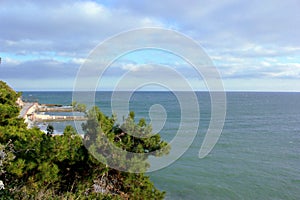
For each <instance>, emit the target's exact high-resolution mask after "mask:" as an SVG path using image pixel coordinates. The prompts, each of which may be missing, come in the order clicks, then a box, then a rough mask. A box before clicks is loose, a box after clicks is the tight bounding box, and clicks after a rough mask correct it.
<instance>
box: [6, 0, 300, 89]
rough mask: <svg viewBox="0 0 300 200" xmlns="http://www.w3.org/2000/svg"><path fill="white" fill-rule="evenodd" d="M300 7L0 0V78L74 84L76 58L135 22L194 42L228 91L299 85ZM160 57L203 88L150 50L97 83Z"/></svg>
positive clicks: (188, 71) (267, 0) (25, 85)
mask: <svg viewBox="0 0 300 200" xmlns="http://www.w3.org/2000/svg"><path fill="white" fill-rule="evenodd" d="M299 8H300V1H299V0H286V1H282V0H280V1H279V0H260V1H258V0H253V1H241V0H223V1H204V0H199V1H179V0H178V1H177V0H166V1H147V0H146V1H129V0H122V1H121V0H112V1H69V0H62V1H58V0H54V1H28V0H26V1H25V0H19V1H9V0H2V1H0V19H1V26H0V57H1V58H2V63H1V65H0V79H1V80H4V81H7V82H8V83H9V84H10V85H11V86H12V87H13V88H14V89H16V90H72V88H73V84H74V80H75V77H76V74H77V71H78V69H79V67H80V65H81V64H82V63H83V62H84V60H85V58H87V56H88V55H89V53H90V52H91V51H92V50H93V49H94V48H95V47H96V45H98V44H99V43H100V42H102V41H103V40H105V39H107V38H109V37H111V36H113V35H115V34H118V33H120V32H123V31H127V30H131V29H135V28H143V27H162V28H168V29H172V30H176V31H178V32H181V33H183V34H185V35H187V36H188V37H190V38H193V39H194V40H195V41H196V42H197V43H199V44H200V45H201V46H202V47H203V49H204V50H205V51H206V53H207V54H208V55H209V57H210V58H211V60H212V61H213V62H214V64H215V66H216V68H217V69H218V71H219V72H220V75H221V77H222V80H223V84H224V88H225V89H226V90H227V91H232V90H233V91H235V90H238V91H241V90H242V91H300V37H299V35H300V28H299V27H300V12H299ZM160 65H168V66H170V67H174V68H176V69H177V70H178V71H179V72H180V73H182V74H183V75H184V76H185V77H186V78H187V79H188V80H189V81H190V83H191V85H192V87H193V89H195V90H206V88H205V84H203V80H202V79H201V77H199V76H198V75H197V74H195V71H193V69H192V68H191V66H189V65H188V64H187V63H185V62H184V61H183V60H181V59H180V58H178V57H176V56H174V55H171V54H169V53H166V52H162V51H149V50H148V51H144V52H132V53H130V54H128V55H124V56H123V57H121V58H119V59H118V60H117V61H116V62H114V63H113V64H112V66H111V68H110V69H109V70H108V71H107V73H105V76H104V77H103V80H102V82H103V83H101V84H102V85H101V86H99V88H100V89H103V90H111V89H113V85H114V83H115V82H116V81H117V80H118V78H120V76H121V75H122V72H126V71H133V72H135V71H140V70H143V71H146V72H150V71H151V72H153V73H157V74H163V72H161V71H160V70H161V68H160V67H159V66H160ZM168 78H169V79H172V77H168ZM174 82H176V80H175V79H174ZM179 89H180V88H179Z"/></svg>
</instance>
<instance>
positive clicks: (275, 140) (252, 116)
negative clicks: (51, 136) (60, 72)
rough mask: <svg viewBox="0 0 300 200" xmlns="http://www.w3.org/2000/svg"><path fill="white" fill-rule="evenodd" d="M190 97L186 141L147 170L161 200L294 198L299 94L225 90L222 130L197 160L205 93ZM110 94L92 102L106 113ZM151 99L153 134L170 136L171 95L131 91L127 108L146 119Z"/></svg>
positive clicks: (45, 99)
mask: <svg viewBox="0 0 300 200" xmlns="http://www.w3.org/2000/svg"><path fill="white" fill-rule="evenodd" d="M197 97H198V101H199V106H200V110H201V112H200V122H199V129H198V133H197V136H196V138H195V139H194V142H193V143H192V145H191V146H190V148H189V149H188V151H186V152H185V153H184V155H183V156H182V157H181V158H180V159H178V160H177V161H175V162H174V163H173V164H171V165H170V166H168V167H166V168H164V169H161V170H159V171H155V172H151V173H149V176H150V177H151V179H152V181H153V182H154V183H155V185H156V186H157V187H158V188H159V189H161V190H165V191H166V192H167V196H166V198H167V199H300V93H263V92H261V93H255V92H229V93H227V116H226V122H225V126H224V129H223V132H222V135H221V137H220V139H219V141H218V143H217V144H216V146H215V148H214V149H213V151H212V152H211V153H210V154H209V155H208V156H207V157H205V158H204V159H199V158H198V152H199V148H200V146H201V143H202V141H203V138H204V135H205V134H206V131H207V128H208V124H209V120H210V108H211V107H210V97H209V93H206V92H199V93H197ZM23 98H24V99H27V100H30V101H33V100H34V101H35V100H38V101H39V102H40V103H55V104H63V105H69V104H71V101H72V93H71V92H24V93H23ZM110 99H111V92H97V94H96V100H95V101H96V105H97V106H99V107H100V109H101V110H102V111H103V112H104V113H106V114H107V115H111V103H110ZM154 104H160V105H162V106H163V107H164V108H165V110H166V114H167V120H166V124H165V126H164V128H163V129H162V131H161V132H160V134H161V136H162V137H163V138H164V139H165V140H167V141H171V139H172V138H173V137H174V136H175V134H176V131H177V129H178V127H179V124H180V115H181V112H180V104H179V102H178V100H177V99H176V97H175V96H174V94H172V93H171V92H137V93H134V94H133V96H132V97H131V100H130V106H129V108H130V110H133V111H135V113H136V118H141V117H144V118H146V119H149V116H148V111H149V109H150V107H151V106H152V105H154ZM49 114H52V113H49ZM194 120H198V119H194ZM67 124H72V122H61V123H54V126H55V129H56V131H57V132H62V131H63V127H64V126H65V125H67ZM185 128H186V129H187V130H188V128H189V127H185ZM173 148H175V147H173Z"/></svg>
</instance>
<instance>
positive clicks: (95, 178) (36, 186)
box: [0, 81, 169, 199]
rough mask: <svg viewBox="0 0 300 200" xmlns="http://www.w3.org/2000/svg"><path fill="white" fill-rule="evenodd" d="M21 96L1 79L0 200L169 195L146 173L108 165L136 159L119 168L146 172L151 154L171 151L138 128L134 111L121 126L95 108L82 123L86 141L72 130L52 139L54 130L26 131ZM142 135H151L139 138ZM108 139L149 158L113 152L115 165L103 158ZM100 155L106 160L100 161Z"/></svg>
mask: <svg viewBox="0 0 300 200" xmlns="http://www.w3.org/2000/svg"><path fill="white" fill-rule="evenodd" d="M19 96H20V94H19V93H16V92H15V91H13V90H12V89H11V88H10V87H9V86H7V85H6V83H4V82H2V81H0V183H1V182H2V183H3V185H2V186H1V185H0V199H162V198H163V197H164V192H161V191H159V190H157V189H156V188H155V187H154V185H153V183H152V182H151V181H150V180H149V177H147V176H145V175H144V174H143V173H129V172H125V171H124V170H123V171H122V170H116V169H113V168H110V167H109V166H111V165H112V164H114V163H111V162H118V164H120V162H121V161H126V160H129V161H132V160H135V161H136V162H135V164H133V165H130V166H122V165H120V167H121V169H122V167H127V168H129V169H132V171H134V170H136V169H137V168H139V169H141V168H142V169H147V167H149V164H148V163H147V155H150V154H151V152H153V154H151V155H154V156H160V155H163V154H165V153H167V152H168V148H169V147H168V145H167V143H165V142H163V141H161V139H160V136H159V135H151V127H150V126H148V125H146V123H145V120H143V119H142V120H140V121H139V122H138V123H137V124H136V123H135V121H134V113H130V115H129V116H128V118H127V119H126V120H125V121H124V123H123V124H122V125H118V124H116V122H115V118H114V117H108V116H105V115H104V114H103V113H102V112H101V111H100V110H99V109H98V108H93V109H91V110H90V111H88V112H86V115H87V117H88V119H89V120H88V121H87V122H86V123H85V124H84V125H83V129H84V131H85V132H86V135H85V138H84V139H82V138H81V137H80V136H79V135H78V134H77V133H76V131H75V130H74V129H73V128H72V127H71V126H67V127H66V128H65V130H64V134H63V135H61V136H52V135H51V131H49V133H50V134H44V133H43V132H41V131H40V130H39V129H38V128H33V129H27V128H26V124H24V122H23V120H22V119H19V118H18V114H19V107H18V106H17V105H16V103H15V102H16V100H17V98H18V97H19ZM141 134H142V135H144V136H147V137H143V138H141V137H137V136H138V135H141ZM104 136H105V137H104ZM103 138H104V139H103ZM105 138H106V139H107V140H109V141H110V142H112V143H113V144H115V145H116V146H118V147H119V148H121V149H123V150H126V151H130V152H135V153H142V152H150V154H147V155H144V156H137V157H136V156H132V155H130V154H125V155H124V154H122V155H120V154H118V153H117V152H112V155H111V156H113V157H114V158H115V159H114V161H111V160H107V158H106V157H105V155H103V152H107V151H106V150H108V146H107V142H108V141H106V140H105ZM87 149H89V150H90V151H88V150H87ZM156 150H157V151H156ZM154 151H155V152H154ZM89 152H92V154H93V155H94V156H92V154H91V153H89ZM115 153H116V154H115ZM95 157H96V158H100V157H101V162H99V160H98V159H95ZM125 163H126V162H125ZM3 186H4V188H3Z"/></svg>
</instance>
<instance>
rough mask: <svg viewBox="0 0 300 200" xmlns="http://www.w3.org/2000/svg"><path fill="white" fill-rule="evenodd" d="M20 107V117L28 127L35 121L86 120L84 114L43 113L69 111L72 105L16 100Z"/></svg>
mask: <svg viewBox="0 0 300 200" xmlns="http://www.w3.org/2000/svg"><path fill="white" fill-rule="evenodd" d="M17 103H18V104H19V106H20V107H21V111H20V115H19V117H20V118H23V119H24V120H25V123H27V124H28V127H29V128H31V127H33V126H34V123H35V122H60V121H86V120H87V118H86V117H85V116H73V115H49V114H43V113H45V112H61V113H70V112H73V107H71V106H69V107H63V106H57V105H52V104H51V105H48V104H39V103H37V102H22V101H21V100H18V102H17Z"/></svg>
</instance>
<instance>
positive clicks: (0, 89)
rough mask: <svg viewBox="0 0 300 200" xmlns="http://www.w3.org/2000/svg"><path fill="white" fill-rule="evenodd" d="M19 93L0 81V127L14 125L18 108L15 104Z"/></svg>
mask: <svg viewBox="0 0 300 200" xmlns="http://www.w3.org/2000/svg"><path fill="white" fill-rule="evenodd" d="M20 95H21V94H20V93H17V92H15V91H14V90H13V89H11V88H10V87H9V86H8V85H7V84H6V83H5V82H3V81H0V126H6V125H10V124H13V125H15V124H16V121H18V120H17V117H18V115H19V111H20V110H19V107H18V106H17V104H16V101H17V99H18V97H20Z"/></svg>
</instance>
